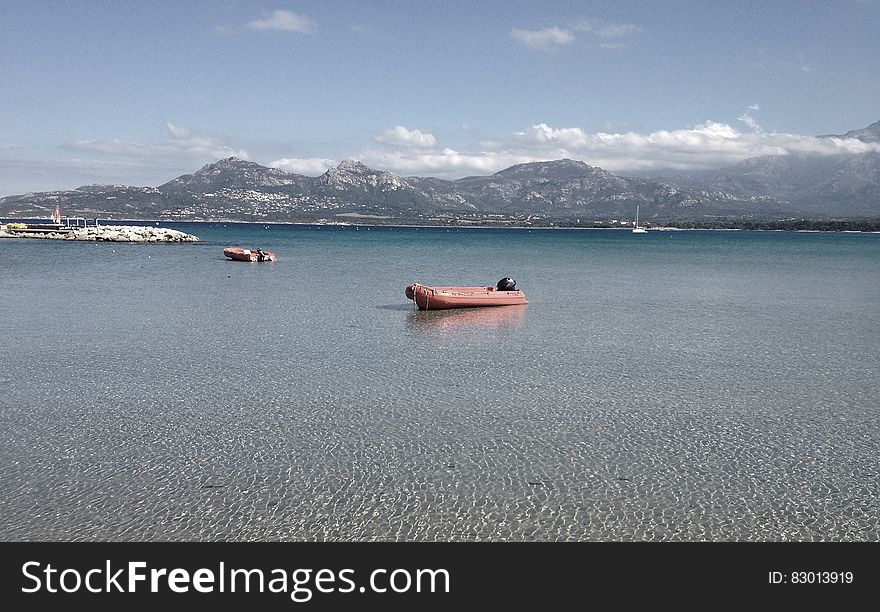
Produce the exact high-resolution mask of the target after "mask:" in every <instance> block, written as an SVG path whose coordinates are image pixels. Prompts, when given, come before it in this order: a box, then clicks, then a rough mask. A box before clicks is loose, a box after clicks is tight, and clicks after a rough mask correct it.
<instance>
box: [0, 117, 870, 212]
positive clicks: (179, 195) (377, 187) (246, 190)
mask: <svg viewBox="0 0 880 612" xmlns="http://www.w3.org/2000/svg"><path fill="white" fill-rule="evenodd" d="M822 137H823V138H831V137H834V138H857V139H859V140H862V141H863V142H872V143H873V142H880V121H878V122H876V123H874V124H872V125H870V126H868V127H867V128H864V129H861V130H853V131H851V132H848V133H846V134H843V135H839V136H838V135H826V136H822ZM56 205H60V206H61V208H62V213H63V214H64V215H65V216H79V217H88V218H94V217H97V218H101V219H144V220H146V219H164V220H238V221H265V222H334V221H335V222H352V221H369V222H375V223H418V224H450V223H480V222H494V223H504V222H519V223H533V224H536V225H543V224H549V223H557V222H572V221H574V220H583V221H587V222H589V221H606V222H607V221H610V220H612V219H621V220H630V219H632V217H633V215H634V212H635V208H636V206H637V205H638V206H639V207H640V211H641V213H640V215H641V218H643V219H644V220H646V221H648V222H655V223H668V222H674V221H681V220H690V221H700V220H714V219H743V220H770V219H789V218H793V217H808V218H815V219H827V218H837V219H855V218H880V153H877V152H871V153H863V154H844V155H835V156H828V155H818V154H816V155H810V154H797V155H795V154H790V155H779V156H767V157H755V158H751V159H747V160H745V161H743V162H741V163H739V164H735V165H733V166H729V167H726V168H722V169H720V170H716V171H711V172H703V173H699V174H698V173H692V174H689V175H681V176H665V177H655V178H634V177H626V176H621V175H617V174H612V173H610V172H608V171H606V170H603V169H601V168H596V167H593V166H589V165H587V164H585V163H583V162H579V161H573V160H570V159H561V160H556V161H549V162H535V163H528V164H520V165H516V166H512V167H510V168H507V169H505V170H502V171H500V172H496V173H495V174H492V175H489V176H469V177H465V178H461V179H458V180H444V179H439V178H424V177H406V178H402V177H399V176H396V175H394V174H392V173H389V172H383V171H380V170H374V169H372V168H368V167H367V166H365V165H364V164H362V163H360V162H356V161H350V160H347V161H343V162H342V163H340V164H339V165H338V166H337V167H335V168H331V169H329V170H328V171H327V172H325V173H324V174H322V175H321V176H318V177H308V176H302V175H298V174H292V173H289V172H285V171H283V170H278V169H276V168H268V167H266V166H262V165H260V164H257V163H254V162H249V161H245V160H242V159H237V158H234V157H230V158H227V159H223V160H220V161H218V162H216V163H213V164H208V165H206V166H204V167H203V168H201V169H200V170H198V171H197V172H195V173H193V174H185V175H182V176H180V177H178V178H176V179H174V180H172V181H169V182H167V183H165V184H164V185H160V186H158V187H132V186H127V185H87V186H83V187H79V188H77V189H73V190H65V191H50V192H41V193H27V194H23V195H16V196H8V197H5V198H0V217H3V218H47V217H49V216H50V215H51V213H52V211H53V210H54V209H55V206H56Z"/></svg>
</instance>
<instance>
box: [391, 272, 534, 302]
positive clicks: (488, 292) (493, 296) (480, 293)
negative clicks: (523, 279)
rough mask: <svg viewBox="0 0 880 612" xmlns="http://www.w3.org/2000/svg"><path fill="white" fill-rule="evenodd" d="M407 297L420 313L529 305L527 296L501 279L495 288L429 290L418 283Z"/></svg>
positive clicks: (505, 279)
mask: <svg viewBox="0 0 880 612" xmlns="http://www.w3.org/2000/svg"><path fill="white" fill-rule="evenodd" d="M404 293H405V295H406V297H407V298H409V299H411V300H412V301H413V302H415V303H416V306H418V307H419V310H440V309H444V308H478V307H482V306H515V305H518V304H528V301H527V300H526V295H525V293H523V292H522V291H521V290H519V289H517V288H516V281H514V280H512V279H509V278H502V279H501V280H500V281H498V285H496V286H495V287H429V286H427V285H420V284H418V283H416V284H413V285H409V286H408V287H407V288H406V290H405V291H404Z"/></svg>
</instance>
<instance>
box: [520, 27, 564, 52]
mask: <svg viewBox="0 0 880 612" xmlns="http://www.w3.org/2000/svg"><path fill="white" fill-rule="evenodd" d="M510 36H511V37H512V38H513V39H514V40H515V41H517V42H519V43H521V44H523V45H525V46H526V47H529V48H530V49H538V50H541V51H548V50H551V49H555V48H558V47H561V46H563V45H567V44H569V43H570V42H572V41H573V40H574V34H572V33H571V32H570V31H569V30H563V29H561V28H557V27H553V28H544V29H543V30H520V29H519V28H513V29H512V30H511V31H510Z"/></svg>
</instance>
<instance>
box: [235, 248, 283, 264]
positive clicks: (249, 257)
mask: <svg viewBox="0 0 880 612" xmlns="http://www.w3.org/2000/svg"><path fill="white" fill-rule="evenodd" d="M223 254H224V255H226V256H227V257H228V258H229V259H235V260H237V261H276V259H277V258H276V257H275V253H270V252H269V251H264V250H263V249H244V248H242V247H226V248H225V249H223Z"/></svg>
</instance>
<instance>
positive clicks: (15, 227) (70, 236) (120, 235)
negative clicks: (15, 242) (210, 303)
mask: <svg viewBox="0 0 880 612" xmlns="http://www.w3.org/2000/svg"><path fill="white" fill-rule="evenodd" d="M20 225H22V224H12V223H10V224H9V225H8V226H6V227H2V228H0V238H43V239H49V240H86V241H93V242H198V241H199V239H198V237H197V236H193V235H192V234H187V233H186V232H181V231H179V230H173V229H169V228H167V227H153V226H149V225H147V226H140V225H97V226H95V225H92V226H88V227H64V226H61V227H57V228H39V227H32V226H31V227H29V226H25V227H20Z"/></svg>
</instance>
